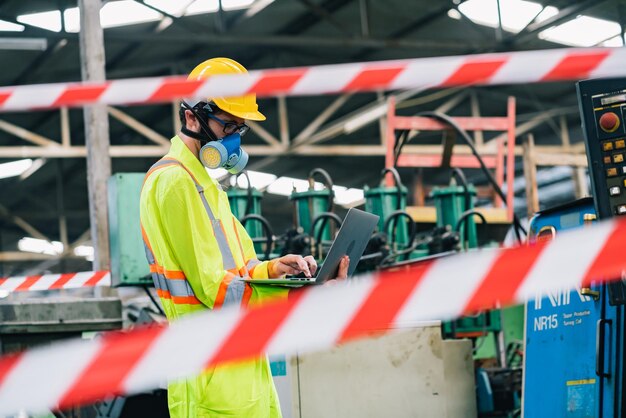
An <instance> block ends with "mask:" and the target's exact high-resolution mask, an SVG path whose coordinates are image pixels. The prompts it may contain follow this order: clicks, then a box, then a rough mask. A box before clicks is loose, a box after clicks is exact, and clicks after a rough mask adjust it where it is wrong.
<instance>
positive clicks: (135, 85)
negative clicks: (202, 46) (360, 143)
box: [0, 48, 626, 111]
mask: <svg viewBox="0 0 626 418" xmlns="http://www.w3.org/2000/svg"><path fill="white" fill-rule="evenodd" d="M625 62H626V48H567V49H549V50H541V51H523V52H504V53H492V54H477V55H462V56H448V57H435V58H416V59H408V60H395V61H374V62H364V63H349V64H339V65H320V66H311V67H299V68H283V69H269V70H258V71H250V72H249V73H248V74H239V75H217V76H213V77H211V78H209V79H206V80H192V81H188V80H187V79H186V77H180V76H178V77H155V78H135V79H121V80H109V81H104V82H101V83H55V84H39V85H27V86H12V87H2V88H0V111H17V110H30V109H51V108H58V107H65V106H67V107H72V106H81V105H86V104H95V103H99V104H110V105H133V104H145V103H160V102H169V101H173V100H175V99H178V98H206V97H228V96H238V95H242V94H247V93H256V94H257V95H258V96H259V97H274V96H303V95H319V94H331V93H344V92H360V91H373V90H402V89H415V88H437V87H450V86H458V85H474V84H486V85H496V84H524V83H537V82H546V81H565V80H580V79H585V78H590V77H594V78H595V77H618V76H625V75H626V66H625V65H624V63H625Z"/></svg>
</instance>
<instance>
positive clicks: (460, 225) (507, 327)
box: [430, 169, 524, 363]
mask: <svg viewBox="0 0 626 418" xmlns="http://www.w3.org/2000/svg"><path fill="white" fill-rule="evenodd" d="M453 175H454V176H453V178H452V179H451V181H450V185H449V186H447V187H439V188H434V189H433V190H432V192H431V194H430V197H431V198H432V199H433V200H434V203H435V207H436V210H437V226H438V227H444V228H451V229H453V230H454V231H455V232H457V233H458V235H459V243H460V245H461V248H464V249H466V250H468V249H473V248H477V247H478V237H477V233H476V222H475V217H479V218H481V220H482V221H483V223H485V222H486V220H485V218H484V216H483V215H482V214H481V213H480V212H477V211H476V210H475V209H474V200H475V198H476V189H475V188H474V186H472V185H471V184H468V183H467V181H466V179H465V176H464V175H463V173H462V172H461V171H460V170H458V169H457V170H454V171H453ZM457 180H458V183H460V185H459V184H458V183H457ZM493 245H497V244H495V243H494V244H493ZM486 246H487V247H489V246H490V245H489V244H487V245H486ZM483 247H485V245H483ZM523 321H524V319H523V307H522V306H514V307H510V308H506V309H492V310H489V311H484V312H477V313H475V314H473V315H467V316H464V317H461V318H458V319H456V320H454V321H449V322H445V323H444V324H443V334H444V336H445V337H447V338H476V339H477V343H476V350H475V358H493V357H496V354H497V353H498V352H499V353H506V350H507V348H506V347H509V346H510V345H511V344H510V343H515V342H519V341H522V340H523ZM503 330H504V331H503ZM498 360H499V362H500V363H506V361H505V360H504V359H503V358H498Z"/></svg>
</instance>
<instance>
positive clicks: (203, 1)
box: [170, 0, 254, 16]
mask: <svg viewBox="0 0 626 418" xmlns="http://www.w3.org/2000/svg"><path fill="white" fill-rule="evenodd" d="M170 1H172V0H170ZM253 3H254V0H222V8H223V9H224V10H236V9H245V8H248V7H250V6H251V5H252V4H253ZM218 9H219V3H218V0H196V1H194V2H193V3H192V4H191V5H190V6H189V7H188V8H187V10H186V11H185V15H186V16H190V15H197V14H202V13H213V12H216V11H217V10H218Z"/></svg>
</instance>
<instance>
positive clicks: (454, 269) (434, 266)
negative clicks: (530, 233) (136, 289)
mask: <svg viewBox="0 0 626 418" xmlns="http://www.w3.org/2000/svg"><path fill="white" fill-rule="evenodd" d="M623 248H626V221H624V220H622V221H609V222H602V223H599V224H598V225H596V226H593V227H587V228H581V229H579V230H575V231H573V232H566V233H563V234H561V236H559V237H557V239H555V240H554V241H551V242H545V243H540V244H537V245H536V246H531V247H519V248H512V249H493V250H484V251H478V252H473V253H466V254H462V255H457V256H453V257H448V258H442V259H437V260H433V261H429V262H425V263H421V264H419V265H415V266H413V267H408V268H407V267H405V268H402V269H398V270H396V271H390V272H385V273H381V274H376V275H370V276H366V277H363V278H361V279H359V280H353V281H350V282H345V283H338V284H336V285H335V286H330V287H325V286H320V287H315V288H308V289H306V290H303V291H301V292H297V293H294V294H293V295H291V296H292V297H290V298H289V300H287V301H282V302H275V303H272V304H267V305H264V306H260V307H256V308H251V309H248V310H244V311H242V310H238V309H237V308H236V307H233V308H229V307H227V308H225V309H223V310H221V311H216V312H208V311H207V312H204V313H201V314H197V315H192V316H187V317H184V318H182V319H180V320H178V321H176V322H174V323H173V324H172V325H170V326H168V327H148V328H141V329H136V330H133V331H130V332H128V333H111V334H106V335H105V336H103V337H102V338H99V339H97V340H93V341H73V342H70V343H62V344H56V345H53V346H51V347H48V348H40V349H34V350H30V351H27V352H25V353H21V354H17V355H12V356H7V357H4V358H2V359H0V415H4V414H12V413H16V412H17V411H19V410H26V411H27V412H30V413H38V412H42V411H44V410H46V409H47V408H55V407H61V408H63V407H67V406H70V405H77V404H84V403H89V402H92V401H95V400H97V399H101V398H103V397H105V396H110V395H112V394H132V393H137V392H140V391H144V390H147V389H151V388H155V387H158V386H159V384H160V382H163V381H165V380H166V379H168V380H171V379H176V378H181V377H186V376H192V375H195V374H198V373H199V372H201V371H202V370H205V369H207V368H208V367H211V366H213V365H215V364H218V363H224V362H232V361H237V360H242V359H248V358H252V357H254V356H258V355H260V354H261V353H263V352H267V353H269V354H277V353H284V354H293V353H295V352H307V351H313V350H318V349H324V348H328V347H331V346H333V345H335V344H339V343H343V342H346V341H350V340H352V339H356V338H362V337H364V336H367V335H371V333H372V330H376V331H375V332H378V333H379V332H385V330H390V329H393V328H397V327H398V326H399V325H401V324H403V323H414V321H421V320H432V319H448V318H452V317H457V316H459V315H462V314H464V313H467V312H471V311H475V310H477V309H480V308H488V307H493V306H494V304H495V303H501V304H503V305H506V304H510V303H513V302H522V301H525V300H526V299H527V298H530V297H534V296H535V295H536V294H537V293H538V292H548V291H556V290H562V289H567V288H572V287H574V286H581V285H586V284H588V283H590V281H591V280H598V279H599V280H600V281H601V280H604V279H602V278H611V277H621V273H622V271H623V270H625V269H626V258H624V257H623V254H622V252H623ZM198 330H202V332H198Z"/></svg>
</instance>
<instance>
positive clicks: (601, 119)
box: [523, 78, 626, 418]
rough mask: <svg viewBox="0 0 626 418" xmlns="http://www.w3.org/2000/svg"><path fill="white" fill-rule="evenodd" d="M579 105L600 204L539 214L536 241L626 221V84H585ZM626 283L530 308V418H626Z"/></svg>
mask: <svg viewBox="0 0 626 418" xmlns="http://www.w3.org/2000/svg"><path fill="white" fill-rule="evenodd" d="M577 92H578V101H579V108H580V114H581V119H582V126H583V131H584V134H585V145H586V148H587V158H588V161H589V174H590V177H591V186H592V192H593V198H587V199H583V200H579V201H576V202H573V203H571V204H568V205H564V206H560V207H557V208H553V209H551V210H546V211H543V212H540V213H538V214H537V215H536V216H535V217H534V218H533V220H532V222H531V237H532V238H533V240H535V241H539V240H546V239H552V238H554V237H555V236H556V235H558V233H559V232H560V231H562V230H566V229H569V228H576V227H585V225H587V224H590V223H591V222H594V221H595V220H596V217H597V218H598V219H599V220H602V219H607V218H611V217H614V216H621V215H623V214H626V183H625V181H626V164H624V152H626V142H625V141H626V129H625V128H624V122H625V121H626V119H625V117H626V111H625V109H626V78H622V79H604V80H603V79H599V80H588V81H581V82H579V83H578V85H577ZM625 290H626V283H625V282H624V280H622V281H621V282H616V283H614V284H610V285H599V284H594V283H592V284H591V286H590V287H588V288H580V289H575V290H573V291H570V290H569V289H563V290H562V291H559V292H556V293H554V294H548V295H537V297H536V298H535V299H534V300H530V301H529V302H528V303H527V305H526V350H525V351H526V357H525V365H524V372H525V375H524V378H525V383H524V402H523V409H524V414H525V416H532V417H553V416H568V417H570V416H571V417H603V418H618V417H623V416H624V414H626V381H625V376H626V368H625V354H626V352H625V351H624V347H625V346H624V344H625V341H624V335H625V334H626V329H625V324H626V321H625V318H624V307H623V305H624V303H625V302H626V298H625V297H624V296H625V294H626V293H625Z"/></svg>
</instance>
